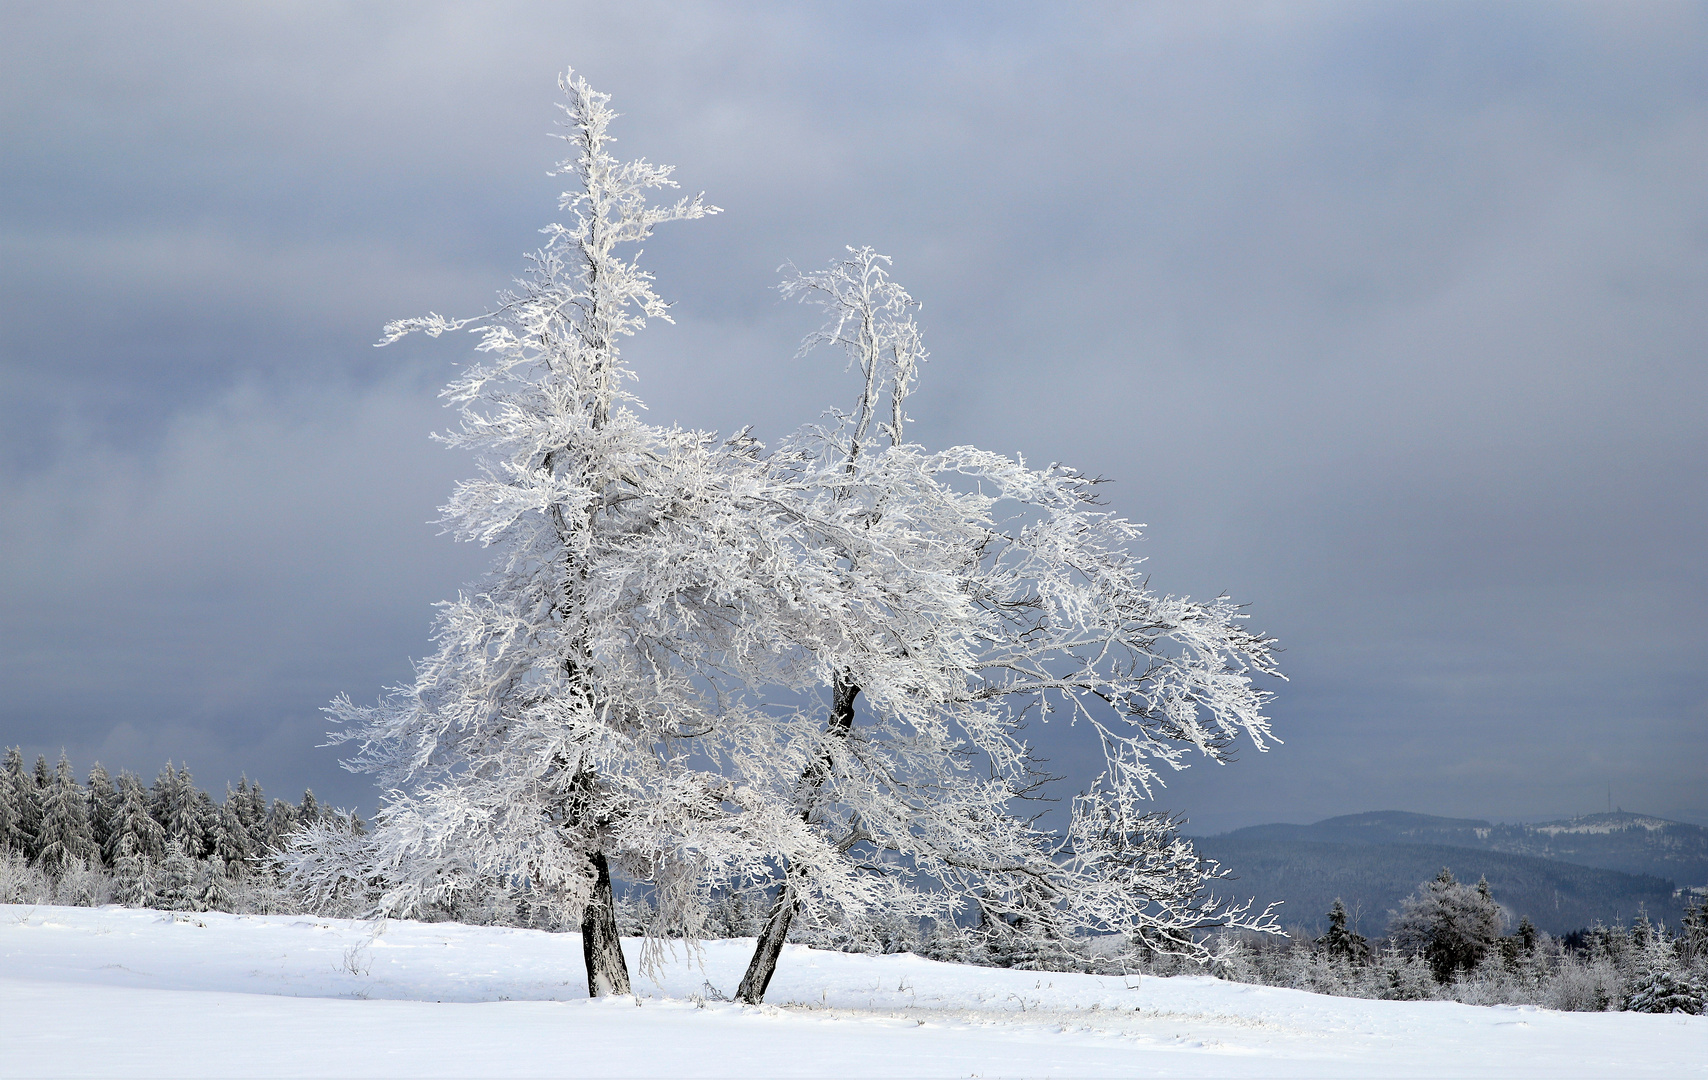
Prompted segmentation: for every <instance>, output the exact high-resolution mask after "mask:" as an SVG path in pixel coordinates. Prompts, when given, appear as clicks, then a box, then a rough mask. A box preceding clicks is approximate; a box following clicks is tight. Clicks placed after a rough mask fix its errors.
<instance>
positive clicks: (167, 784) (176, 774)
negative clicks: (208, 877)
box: [149, 761, 207, 859]
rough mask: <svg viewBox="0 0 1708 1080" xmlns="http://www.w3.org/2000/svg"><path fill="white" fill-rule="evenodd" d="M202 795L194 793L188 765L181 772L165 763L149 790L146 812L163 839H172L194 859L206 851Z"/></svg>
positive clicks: (195, 791) (193, 783) (192, 777)
mask: <svg viewBox="0 0 1708 1080" xmlns="http://www.w3.org/2000/svg"><path fill="white" fill-rule="evenodd" d="M201 795H202V793H201V792H199V791H197V790H196V783H195V777H194V776H192V775H191V773H190V769H189V766H185V767H184V768H183V769H182V770H180V769H178V768H177V767H176V766H174V765H173V764H172V763H171V762H170V761H168V762H167V763H166V764H165V766H163V767H162V768H161V770H160V775H159V776H157V777H155V780H154V786H153V787H152V788H151V789H150V791H149V812H150V813H152V814H153V815H154V820H155V821H157V822H159V824H160V828H161V829H162V831H164V833H165V835H166V838H167V840H175V841H177V842H178V845H179V847H181V848H183V850H184V854H185V855H187V856H188V857H190V858H192V859H197V858H200V857H201V856H202V854H203V853H204V852H205V851H206V850H207V831H206V822H205V814H204V812H203V807H202V802H201Z"/></svg>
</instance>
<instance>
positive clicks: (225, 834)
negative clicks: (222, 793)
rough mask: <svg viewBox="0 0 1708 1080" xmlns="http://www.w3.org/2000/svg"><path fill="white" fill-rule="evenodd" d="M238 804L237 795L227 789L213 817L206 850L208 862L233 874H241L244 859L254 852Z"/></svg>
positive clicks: (244, 863)
mask: <svg viewBox="0 0 1708 1080" xmlns="http://www.w3.org/2000/svg"><path fill="white" fill-rule="evenodd" d="M239 804H240V803H239V799H238V797H237V795H236V794H235V793H234V792H230V791H229V789H228V793H227V795H226V800H225V805H224V806H222V807H220V808H219V810H218V811H217V813H216V816H215V818H214V824H213V830H212V833H211V841H210V843H209V849H210V850H209V852H208V859H209V861H210V862H216V863H218V864H219V865H220V868H221V870H222V871H223V872H224V873H227V874H231V875H234V876H242V874H243V869H244V867H245V866H246V865H247V863H246V860H247V859H248V858H249V856H250V855H252V854H255V850H254V841H253V840H252V839H251V838H250V836H249V830H247V829H246V828H244V827H243V818H242V817H241V815H240V812H239V810H238V806H239Z"/></svg>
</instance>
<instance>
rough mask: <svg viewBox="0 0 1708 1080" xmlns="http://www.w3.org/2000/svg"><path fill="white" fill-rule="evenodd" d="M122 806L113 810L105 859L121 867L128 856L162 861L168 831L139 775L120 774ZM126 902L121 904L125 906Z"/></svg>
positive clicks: (120, 802) (103, 852)
mask: <svg viewBox="0 0 1708 1080" xmlns="http://www.w3.org/2000/svg"><path fill="white" fill-rule="evenodd" d="M118 792H119V805H118V807H117V809H115V810H114V811H113V825H112V829H111V830H110V831H109V832H108V834H107V845H106V847H105V848H103V849H102V852H101V854H102V856H103V857H104V858H105V859H106V860H107V862H108V863H109V864H111V865H112V866H113V867H115V868H117V866H118V861H119V860H120V859H122V858H124V857H125V856H127V855H135V856H139V857H141V858H145V859H158V858H160V857H161V856H162V855H163V854H164V853H165V845H166V830H164V829H162V828H161V827H160V823H159V822H158V821H156V820H154V815H153V814H151V813H150V812H149V809H148V792H147V790H146V789H144V788H143V786H142V781H141V780H139V779H137V776H136V774H135V773H131V772H121V773H119V783H118ZM122 902H123V901H121V903H122Z"/></svg>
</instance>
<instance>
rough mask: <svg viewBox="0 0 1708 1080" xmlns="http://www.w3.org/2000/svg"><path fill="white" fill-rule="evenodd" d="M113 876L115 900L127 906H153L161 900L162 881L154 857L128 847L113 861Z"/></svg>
mask: <svg viewBox="0 0 1708 1080" xmlns="http://www.w3.org/2000/svg"><path fill="white" fill-rule="evenodd" d="M121 846H122V845H121ZM113 877H114V879H115V885H116V887H115V889H114V892H113V900H114V901H115V902H117V903H119V904H122V905H124V906H125V907H153V906H154V905H155V904H157V903H158V902H159V889H160V882H159V876H158V871H157V869H156V867H155V864H154V861H153V860H152V859H149V858H148V857H146V856H143V855H139V854H137V853H136V852H135V851H133V850H130V849H129V848H126V849H125V851H124V854H122V855H120V856H119V857H118V859H117V860H115V861H114V863H113Z"/></svg>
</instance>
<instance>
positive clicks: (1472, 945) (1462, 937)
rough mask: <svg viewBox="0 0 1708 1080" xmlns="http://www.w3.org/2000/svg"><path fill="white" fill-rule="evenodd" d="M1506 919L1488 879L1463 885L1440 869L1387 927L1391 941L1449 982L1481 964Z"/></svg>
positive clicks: (1408, 898)
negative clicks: (1457, 974)
mask: <svg viewBox="0 0 1708 1080" xmlns="http://www.w3.org/2000/svg"><path fill="white" fill-rule="evenodd" d="M1505 921H1506V915H1505V914H1504V913H1503V912H1502V911H1501V909H1500V905H1499V904H1497V903H1496V902H1495V900H1494V897H1493V895H1492V894H1491V893H1490V891H1489V887H1488V882H1487V881H1486V880H1484V881H1482V882H1481V883H1479V885H1476V886H1472V885H1465V884H1462V883H1460V882H1458V881H1455V880H1454V879H1453V872H1452V871H1451V870H1449V869H1448V868H1447V867H1442V868H1441V873H1439V874H1437V875H1436V876H1435V878H1434V879H1433V880H1431V881H1426V882H1424V883H1423V884H1421V885H1419V886H1418V888H1417V891H1416V892H1414V893H1413V894H1412V895H1410V896H1408V897H1406V898H1405V899H1404V900H1402V901H1401V902H1400V910H1399V911H1398V912H1397V913H1396V914H1395V915H1394V918H1393V919H1392V920H1391V921H1390V922H1389V923H1388V937H1389V939H1390V940H1391V941H1393V943H1394V944H1395V945H1396V946H1397V947H1398V948H1399V949H1400V951H1401V952H1402V953H1405V954H1407V955H1413V956H1420V957H1422V958H1423V959H1424V960H1426V961H1427V962H1428V963H1429V967H1430V970H1431V971H1432V972H1433V973H1434V975H1435V980H1436V981H1437V982H1441V983H1445V982H1447V981H1448V980H1450V979H1451V978H1452V977H1453V973H1454V972H1455V971H1468V970H1470V969H1472V968H1474V967H1476V966H1477V963H1478V962H1479V961H1480V960H1482V958H1483V955H1484V954H1485V953H1487V952H1488V950H1489V948H1490V946H1492V945H1493V944H1494V942H1495V939H1496V938H1498V937H1499V936H1500V932H1501V929H1502V927H1503V926H1504V924H1505Z"/></svg>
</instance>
